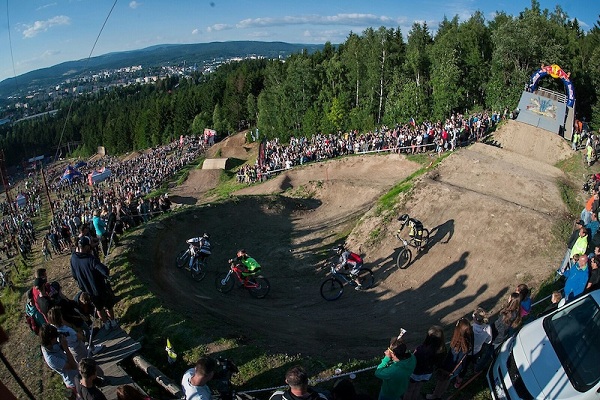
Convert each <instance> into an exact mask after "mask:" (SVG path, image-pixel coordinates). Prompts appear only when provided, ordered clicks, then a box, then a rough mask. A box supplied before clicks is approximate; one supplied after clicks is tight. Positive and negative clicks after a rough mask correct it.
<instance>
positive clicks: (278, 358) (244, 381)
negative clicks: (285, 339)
mask: <svg viewBox="0 0 600 400" xmlns="http://www.w3.org/2000/svg"><path fill="white" fill-rule="evenodd" d="M418 161H420V162H421V163H422V164H423V165H424V168H423V171H424V170H425V169H426V168H425V167H426V166H427V164H428V163H429V161H430V160H429V159H428V158H423V159H421V160H418ZM558 167H559V168H560V169H562V170H563V171H565V173H566V175H567V176H568V179H565V180H564V181H560V182H558V183H557V184H558V185H559V187H560V188H561V192H562V193H563V199H564V201H565V203H566V204H567V205H568V207H569V210H570V211H571V213H572V214H575V215H577V213H578V212H579V209H580V208H581V204H582V200H583V198H582V197H581V196H580V193H578V190H577V188H578V187H581V183H582V177H583V176H584V175H585V174H589V173H592V172H598V171H600V168H599V167H597V166H595V167H592V169H591V170H589V169H586V167H585V166H584V164H583V163H582V161H581V157H580V156H579V155H576V156H574V157H572V158H571V159H568V160H565V161H563V162H561V163H560V164H559V165H558ZM423 171H421V173H415V174H413V175H414V176H411V177H410V178H407V179H406V180H404V181H402V182H399V183H398V185H396V186H395V187H394V188H392V189H391V190H390V192H388V193H387V194H385V195H383V196H382V197H381V199H380V200H379V202H378V207H381V208H383V209H387V208H389V207H393V206H394V204H395V203H394V201H395V199H397V197H398V195H399V194H400V193H402V192H403V191H405V190H406V189H407V188H410V187H411V185H412V180H413V179H415V178H417V177H418V176H420V175H421V174H422V172H423ZM184 173H185V172H184ZM180 178H181V177H176V178H175V179H174V181H178V180H179V179H180ZM236 187H237V185H236V184H235V174H234V173H233V172H232V171H227V172H226V173H224V174H223V179H222V184H221V185H220V186H219V187H218V188H217V189H215V190H214V191H213V194H218V195H220V196H223V197H227V195H228V194H229V193H230V192H231V191H232V190H235V188H236ZM572 217H573V215H565V216H564V218H563V219H562V222H561V223H559V224H557V226H556V227H554V228H553V229H554V231H555V234H556V237H557V243H560V242H561V241H564V238H565V235H566V234H568V233H570V225H569V222H570V221H571V220H572ZM160 218H165V217H160ZM48 219H49V214H48V213H46V214H45V215H43V216H42V217H41V218H40V219H39V220H38V221H36V226H44V225H47V223H44V221H47V220H48ZM140 231H141V230H134V231H132V232H128V233H127V236H129V237H130V239H134V238H135V237H136V236H137V235H138V234H139V233H140ZM127 251H130V252H133V251H134V250H133V249H128V250H126V251H124V252H123V253H121V254H120V255H118V256H117V257H116V258H115V259H114V260H113V261H112V262H111V269H112V271H113V273H114V274H115V275H118V276H119V278H118V282H119V284H118V285H117V287H116V288H115V289H116V291H117V293H118V294H119V295H120V296H121V297H122V300H121V301H120V302H119V304H118V306H117V308H118V314H119V315H123V316H124V318H123V320H122V323H123V324H124V325H125V327H126V328H127V329H129V330H130V332H131V335H132V336H133V337H134V338H137V339H140V340H141V341H142V343H143V345H144V348H143V351H142V353H143V355H144V357H146V358H147V359H148V360H149V361H151V362H152V363H153V364H154V365H155V366H157V367H158V368H159V369H161V370H162V371H163V372H167V374H168V375H169V376H171V377H172V378H174V379H175V380H176V381H177V380H178V378H179V377H180V376H181V375H182V374H183V372H184V371H185V369H186V368H187V367H188V366H189V365H191V364H192V363H193V362H194V361H195V360H196V359H197V358H198V357H199V356H200V355H202V354H206V353H209V354H211V355H213V356H223V357H226V358H230V359H232V360H233V361H235V362H236V364H237V365H238V367H239V368H240V373H239V374H237V375H236V376H235V377H234V383H235V384H237V385H238V386H239V387H240V389H242V390H244V389H247V390H250V389H257V388H266V387H272V386H274V385H278V384H281V383H283V382H282V380H283V379H282V377H283V375H284V372H285V370H286V369H287V368H289V367H290V366H291V365H293V364H296V363H301V364H302V365H304V366H305V367H306V368H307V369H308V371H309V373H310V374H311V376H312V377H313V378H323V377H329V376H331V375H333V370H334V369H335V368H340V369H342V370H343V371H354V370H357V369H361V368H366V367H371V366H374V365H376V363H377V361H378V357H376V358H374V359H371V360H340V363H338V364H335V365H328V364H325V363H324V362H323V361H321V360H319V359H308V358H305V357H303V356H302V355H300V354H271V353H268V352H266V351H264V350H263V349H261V348H257V347H256V346H251V345H248V344H247V340H246V338H243V337H235V336H231V337H212V336H211V335H210V332H211V326H215V325H213V324H219V321H216V320H206V321H205V323H204V324H203V326H197V325H194V324H190V323H189V319H188V318H186V316H185V315H181V314H179V313H175V312H173V311H171V310H169V309H167V308H165V306H164V305H163V303H162V301H161V300H160V299H159V298H157V297H156V296H154V295H153V294H152V293H151V292H150V291H149V290H148V288H147V287H146V286H145V285H144V284H143V283H141V282H140V280H139V279H138V278H137V276H136V273H135V266H134V265H132V264H130V262H129V261H128V260H130V259H131V258H134V257H130V256H131V255H132V254H130V253H128V252H127ZM19 264H20V265H19V268H20V274H18V275H16V274H15V275H13V279H14V280H15V283H16V284H17V286H18V287H21V288H24V287H25V286H27V284H26V282H29V281H30V280H31V276H32V273H33V270H34V269H35V268H36V267H37V265H40V264H41V259H40V257H39V256H38V253H37V252H36V253H35V256H34V257H32V258H31V259H29V260H25V261H19ZM551 289H552V286H551V285H549V284H546V285H543V286H542V287H541V288H540V289H539V290H538V291H537V293H539V294H538V298H539V297H540V296H543V295H545V294H546V293H549V292H548V291H550V292H551ZM23 291H24V290H20V291H17V292H14V293H7V294H4V295H3V297H2V301H3V303H4V304H5V306H6V309H7V313H6V314H5V315H3V316H0V323H2V325H3V326H4V327H5V328H6V329H8V330H10V329H11V327H13V326H15V325H16V324H19V323H21V317H22V314H21V295H22V292H23ZM167 337H168V338H169V339H170V340H171V342H172V343H173V346H174V348H175V351H176V352H177V353H178V354H179V357H178V361H177V362H176V363H175V364H174V365H169V364H168V363H167V359H166V354H165V351H164V347H165V344H166V343H165V341H166V338H167ZM131 373H132V374H135V377H136V381H139V382H140V384H141V385H142V386H144V387H145V388H146V390H147V391H148V392H149V393H150V394H151V395H152V394H154V395H155V396H157V397H158V396H161V395H162V394H161V390H160V389H158V388H157V387H156V385H155V384H154V383H153V382H152V381H151V380H150V379H148V378H145V377H143V376H142V375H141V374H138V372H136V371H135V370H131ZM55 377H56V375H55ZM355 383H356V386H357V387H358V388H359V390H361V391H364V392H367V393H370V394H371V395H372V396H373V397H376V393H377V391H378V388H379V384H380V382H379V381H378V380H377V379H376V378H374V377H373V374H372V371H369V372H365V373H361V374H358V375H357V378H356V380H355ZM429 385H431V383H430V384H429ZM51 386H52V387H53V388H54V389H53V390H51V393H47V394H48V396H47V398H59V397H60V396H59V393H60V392H61V391H60V388H61V384H60V380H56V382H55V383H54V384H52V385H51ZM319 386H320V387H330V386H331V381H330V382H328V383H324V384H320V385H319ZM269 394H270V392H264V393H262V394H261V393H258V394H257V396H259V397H261V398H262V397H268V395H269ZM460 397H462V398H481V399H483V398H486V399H487V398H488V397H489V394H488V391H487V386H486V384H485V380H484V379H483V378H482V377H481V378H479V379H477V380H476V381H475V382H474V383H473V384H472V385H470V386H469V387H468V388H466V389H465V390H464V393H461V395H460Z"/></svg>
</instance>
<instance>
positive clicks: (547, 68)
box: [527, 64, 575, 107]
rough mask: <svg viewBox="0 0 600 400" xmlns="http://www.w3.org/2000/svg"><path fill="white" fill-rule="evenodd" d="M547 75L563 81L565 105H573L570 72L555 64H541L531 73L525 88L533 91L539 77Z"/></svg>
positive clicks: (573, 98) (573, 96) (573, 91)
mask: <svg viewBox="0 0 600 400" xmlns="http://www.w3.org/2000/svg"><path fill="white" fill-rule="evenodd" d="M547 75H550V76H551V77H552V78H554V79H560V80H562V81H563V84H564V85H565V90H566V92H567V106H569V107H573V105H575V88H574V87H573V82H571V73H567V72H565V71H564V70H563V69H562V68H561V67H559V66H558V65H556V64H552V65H544V64H542V67H541V68H540V69H539V70H538V71H536V72H535V73H534V74H533V75H531V83H530V84H529V87H528V88H527V90H528V91H530V92H535V91H536V89H537V87H538V84H539V81H540V79H542V78H543V77H545V76H547Z"/></svg>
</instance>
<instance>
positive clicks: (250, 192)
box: [135, 121, 570, 360]
mask: <svg viewBox="0 0 600 400" xmlns="http://www.w3.org/2000/svg"><path fill="white" fill-rule="evenodd" d="M557 139H559V140H557ZM236 140H237V143H234V142H235V141H236ZM495 140H496V145H497V146H505V147H510V148H512V149H514V150H517V151H520V152H515V151H510V150H506V149H502V148H499V147H495V146H490V145H484V144H475V145H473V146H471V147H469V148H465V149H461V150H460V151H457V152H456V153H455V154H453V155H451V156H450V157H448V158H447V159H446V160H445V161H443V163H442V164H441V165H439V166H438V167H437V168H436V169H434V170H432V171H430V172H428V173H427V174H426V175H425V176H424V178H422V179H421V181H420V182H419V183H418V184H417V185H416V188H415V189H414V190H413V192H412V193H411V195H410V196H408V197H407V198H405V199H404V200H403V206H402V207H401V211H402V212H408V213H410V214H411V215H414V216H416V217H418V218H419V219H421V220H422V221H423V222H424V224H425V225H426V227H428V228H430V229H431V230H432V241H431V246H430V248H429V250H428V251H426V252H425V253H422V254H421V255H420V256H419V257H418V258H417V260H415V262H414V263H413V264H412V265H411V266H410V267H409V268H408V269H406V270H398V269H396V268H395V267H394V265H393V256H394V254H395V252H396V251H397V248H398V246H399V244H398V240H397V239H396V238H395V237H394V236H393V232H394V231H395V230H396V229H398V224H397V222H395V221H394V220H393V219H392V218H391V216H390V215H388V216H385V215H384V216H377V215H375V213H374V212H373V210H372V206H373V204H374V201H375V200H376V199H377V198H378V197H379V196H381V194H383V193H385V192H386V191H387V190H389V188H390V187H392V186H393V185H394V184H395V183H397V182H398V181H399V180H401V179H402V178H403V177H405V176H408V175H409V174H411V173H412V172H413V171H415V170H416V169H417V168H418V167H419V166H418V165H416V164H414V163H412V162H410V161H407V160H406V159H405V158H404V157H403V156H398V155H368V156H357V157H348V158H344V159H340V160H333V161H329V162H325V163H319V164H312V165H308V166H304V167H300V168H296V169H294V170H290V171H286V172H285V173H283V174H281V175H279V176H278V177H276V178H274V179H272V180H270V181H268V182H266V183H263V184H261V185H255V186H250V187H248V188H246V189H244V190H241V191H239V192H238V193H236V195H237V196H236V197H234V198H232V199H231V200H230V201H227V202H224V203H215V204H210V205H206V204H205V205H204V206H201V207H191V208H189V209H188V210H187V211H184V212H182V213H179V214H177V215H176V216H174V217H173V218H171V219H170V220H167V221H165V222H162V223H160V225H159V226H156V225H151V226H150V227H149V228H148V230H147V232H146V233H145V234H144V236H145V240H144V245H143V248H142V251H141V252H136V253H137V254H140V253H141V254H145V257H142V258H140V259H137V260H135V261H136V262H137V263H138V264H141V265H146V266H147V265H152V266H153V267H152V269H151V274H150V276H149V277H148V279H147V282H148V283H149V284H150V288H151V290H153V291H155V292H156V293H157V294H158V295H159V296H161V297H163V298H165V299H166V301H167V302H168V303H169V305H170V306H171V307H173V308H175V309H178V310H181V311H186V310H190V305H191V307H192V309H194V310H198V312H197V313H195V314H196V317H195V318H197V319H198V321H199V322H201V321H202V318H203V315H204V314H203V312H202V311H200V310H205V311H206V313H208V315H210V316H211V317H215V318H218V319H220V320H222V321H227V324H225V325H223V326H222V332H220V333H223V334H227V333H229V334H235V335H243V336H246V337H249V338H251V339H254V340H256V341H257V344H259V345H264V346H265V347H266V348H268V349H271V350H274V351H283V352H288V353H304V354H313V355H316V354H318V355H320V356H327V354H328V353H327V350H330V349H333V348H335V353H329V354H331V355H332V359H337V360H339V359H341V358H346V357H351V358H354V357H373V356H377V355H378V354H379V352H380V349H381V346H382V345H385V344H386V342H387V338H389V337H390V336H392V335H394V334H396V333H397V332H398V330H399V328H400V327H404V328H406V329H407V330H408V332H409V333H408V336H407V337H408V340H409V341H411V342H415V341H420V340H421V339H422V337H423V335H424V333H425V331H426V329H427V328H428V327H429V326H430V325H431V324H442V325H448V324H452V323H453V322H454V321H456V319H457V318H459V317H461V316H464V315H467V314H469V313H470V312H471V311H472V310H473V308H474V307H476V306H477V305H483V306H484V307H486V308H487V309H489V310H491V309H493V308H495V307H496V306H497V305H498V303H499V302H500V301H501V299H503V298H504V297H505V295H507V294H508V293H509V291H512V290H513V288H514V287H515V286H516V285H517V284H519V283H522V282H525V283H528V284H530V285H532V286H535V285H536V284H538V283H539V282H540V281H541V280H542V279H543V278H545V277H546V276H548V274H549V273H550V271H551V270H552V268H554V267H555V264H556V262H557V260H558V258H559V257H560V255H559V253H560V249H556V248H554V247H553V246H552V243H553V238H552V236H551V233H550V230H551V226H552V224H553V223H554V222H555V220H556V219H557V218H558V216H559V215H561V214H562V213H563V212H564V211H565V209H564V206H563V205H562V201H561V198H560V194H559V192H558V189H557V188H556V185H555V181H556V179H557V178H558V177H560V176H561V175H562V172H560V171H559V170H557V169H556V168H554V167H552V166H551V165H550V164H553V163H555V162H556V161H558V160H560V159H561V158H564V157H566V156H568V155H569V154H570V149H569V146H568V144H567V143H565V142H563V141H562V139H560V138H558V137H556V136H555V135H553V134H551V133H548V132H545V131H541V130H538V129H535V128H532V127H528V126H526V125H521V124H520V123H517V122H514V121H509V123H508V124H507V126H505V127H503V128H502V129H501V130H500V131H499V132H497V133H496V135H495ZM503 143H504V144H503ZM508 144H510V145H508ZM240 145H241V143H240V141H239V138H235V139H232V140H231V141H228V142H226V143H223V144H221V146H222V147H221V151H222V153H221V156H222V157H234V158H238V157H241V156H244V155H246V156H248V155H250V157H251V154H252V150H253V149H252V148H251V146H245V147H240ZM528 146H529V148H531V147H533V148H534V149H533V151H534V153H535V157H528V156H527V154H528V151H527V148H528ZM228 152H229V153H228ZM541 160H545V161H546V162H544V161H541ZM217 181H218V176H217V174H216V173H215V172H214V171H196V172H194V173H193V174H190V178H189V179H188V181H186V183H185V184H184V185H183V186H182V187H179V188H176V189H174V190H173V191H172V195H171V197H172V198H173V199H174V200H175V201H178V200H179V201H180V202H181V203H183V204H195V203H196V202H198V203H205V202H207V201H209V200H210V199H206V198H204V196H203V194H204V193H205V192H206V191H207V190H208V189H210V187H212V186H211V185H216V183H217ZM398 211H400V210H398ZM390 220H391V222H389V221H390ZM357 221H359V223H358V225H357V226H356V222H357ZM203 231H208V232H210V233H211V235H212V238H213V242H214V243H215V251H214V255H213V256H212V257H211V260H210V265H211V267H210V271H211V272H209V274H208V275H207V277H206V278H205V279H204V281H202V282H200V283H195V282H193V281H191V279H190V277H189V274H188V273H187V272H184V271H182V270H177V269H176V268H175V267H174V257H175V254H176V253H177V251H179V250H180V249H182V248H183V247H184V241H185V239H187V238H188V237H191V236H192V235H194V234H199V233H201V232H203ZM376 232H379V234H378V235H377V234H376ZM348 233H350V236H349V237H348V239H347V243H349V244H350V246H351V248H352V249H354V250H359V251H360V252H361V253H363V254H365V256H366V258H365V260H366V264H367V266H369V267H371V268H372V269H373V270H374V272H375V275H376V287H375V288H373V289H371V290H369V291H367V292H355V291H353V290H351V288H347V290H346V292H345V293H344V295H343V296H342V298H341V299H340V300H338V301H336V302H331V303H330V302H326V301H324V300H323V299H322V298H321V297H320V295H319V286H320V283H321V281H322V280H323V279H324V278H325V276H326V271H324V270H322V269H321V264H320V263H319V261H320V260H322V259H323V258H324V256H325V255H326V254H327V252H326V250H327V249H328V248H330V247H331V244H332V243H334V242H339V240H340V237H344V236H346V235H347V234H348ZM369 243H370V244H369ZM240 247H243V248H246V249H247V250H248V252H249V253H250V254H251V255H252V256H254V257H255V258H257V259H258V260H259V261H260V262H261V264H262V265H263V267H264V268H263V272H264V275H265V276H266V277H268V278H269V280H270V282H271V286H272V290H271V293H270V294H269V296H268V297H267V298H266V299H264V300H255V299H252V298H251V297H250V296H249V294H248V293H246V292H245V291H243V290H242V289H239V290H237V289H236V290H234V291H233V292H232V293H230V294H227V295H223V294H220V293H218V292H217V291H216V289H215V286H214V280H215V274H216V270H217V269H218V270H220V271H224V270H225V269H226V268H227V263H226V260H227V259H228V258H230V257H232V256H233V254H234V253H235V251H236V249H238V248H240ZM144 250H148V251H144ZM173 293H181V295H178V296H177V297H176V298H174V297H173V296H172V294H173ZM502 301H503V300H502Z"/></svg>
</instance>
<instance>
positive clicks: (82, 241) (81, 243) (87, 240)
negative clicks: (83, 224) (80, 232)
mask: <svg viewBox="0 0 600 400" xmlns="http://www.w3.org/2000/svg"><path fill="white" fill-rule="evenodd" d="M91 244H92V241H91V239H90V238H89V236H82V237H80V238H79V247H83V246H91Z"/></svg>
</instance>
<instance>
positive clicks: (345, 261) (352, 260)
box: [335, 244, 363, 290]
mask: <svg viewBox="0 0 600 400" xmlns="http://www.w3.org/2000/svg"><path fill="white" fill-rule="evenodd" d="M335 250H336V252H337V254H338V256H340V261H339V264H338V265H337V266H336V270H337V271H339V270H341V269H342V268H346V269H347V268H348V266H350V267H351V269H350V276H351V277H352V278H354V282H356V288H355V289H356V290H362V289H363V287H362V285H361V284H360V279H358V271H359V270H360V269H361V268H362V266H363V259H362V257H361V256H359V255H358V254H356V253H353V252H351V251H350V250H347V249H345V248H344V245H343V244H339V245H338V246H337V247H336V248H335Z"/></svg>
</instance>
